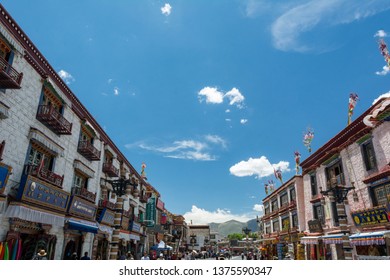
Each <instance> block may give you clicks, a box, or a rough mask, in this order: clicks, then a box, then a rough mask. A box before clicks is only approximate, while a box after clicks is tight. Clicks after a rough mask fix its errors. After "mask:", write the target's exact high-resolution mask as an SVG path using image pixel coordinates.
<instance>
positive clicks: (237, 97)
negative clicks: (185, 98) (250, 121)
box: [198, 87, 245, 112]
mask: <svg viewBox="0 0 390 280" xmlns="http://www.w3.org/2000/svg"><path fill="white" fill-rule="evenodd" d="M198 97H199V102H203V101H206V103H212V104H221V103H223V101H224V99H225V98H226V99H228V100H229V105H235V106H237V108H239V109H242V108H243V107H244V100H245V97H244V96H243V95H242V94H241V92H240V91H239V90H238V89H237V88H232V89H231V90H230V91H228V92H226V93H223V92H222V91H220V90H218V88H216V87H204V88H203V89H201V90H200V91H199V92H198ZM229 112H230V111H229Z"/></svg>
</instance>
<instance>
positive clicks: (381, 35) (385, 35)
mask: <svg viewBox="0 0 390 280" xmlns="http://www.w3.org/2000/svg"><path fill="white" fill-rule="evenodd" d="M374 37H379V38H384V37H387V33H386V32H385V31H384V30H378V31H377V32H376V33H375V35H374Z"/></svg>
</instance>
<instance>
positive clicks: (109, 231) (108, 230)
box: [99, 224, 114, 235]
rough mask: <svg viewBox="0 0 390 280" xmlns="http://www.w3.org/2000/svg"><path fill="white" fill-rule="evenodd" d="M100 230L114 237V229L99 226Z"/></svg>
mask: <svg viewBox="0 0 390 280" xmlns="http://www.w3.org/2000/svg"><path fill="white" fill-rule="evenodd" d="M99 230H100V231H102V232H105V233H108V234H109V235H112V232H113V231H114V229H113V228H112V227H109V226H105V225H101V224H99Z"/></svg>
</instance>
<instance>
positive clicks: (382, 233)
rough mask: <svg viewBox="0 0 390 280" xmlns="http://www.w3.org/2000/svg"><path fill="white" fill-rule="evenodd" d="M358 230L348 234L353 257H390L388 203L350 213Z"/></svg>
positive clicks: (389, 207) (389, 213)
mask: <svg viewBox="0 0 390 280" xmlns="http://www.w3.org/2000/svg"><path fill="white" fill-rule="evenodd" d="M351 216H352V219H353V221H354V223H355V226H356V227H357V228H358V230H359V232H358V233H355V234H352V235H351V236H350V242H351V245H352V246H353V247H354V248H355V252H356V254H355V256H354V258H355V259H359V260H366V259H374V260H381V259H390V217H389V216H390V205H388V206H387V207H385V206H379V207H373V208H370V209H365V210H362V211H356V212H353V213H351Z"/></svg>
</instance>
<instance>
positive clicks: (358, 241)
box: [349, 230, 390, 246]
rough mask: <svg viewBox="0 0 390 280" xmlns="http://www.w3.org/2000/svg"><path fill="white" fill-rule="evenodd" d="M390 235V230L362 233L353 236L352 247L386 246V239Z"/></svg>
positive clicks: (351, 238)
mask: <svg viewBox="0 0 390 280" xmlns="http://www.w3.org/2000/svg"><path fill="white" fill-rule="evenodd" d="M389 235H390V230H386V231H373V232H360V233H355V234H353V235H351V236H350V237H349V238H350V240H351V245H354V246H368V245H384V244H385V243H386V242H385V237H388V236H389Z"/></svg>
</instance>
